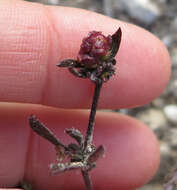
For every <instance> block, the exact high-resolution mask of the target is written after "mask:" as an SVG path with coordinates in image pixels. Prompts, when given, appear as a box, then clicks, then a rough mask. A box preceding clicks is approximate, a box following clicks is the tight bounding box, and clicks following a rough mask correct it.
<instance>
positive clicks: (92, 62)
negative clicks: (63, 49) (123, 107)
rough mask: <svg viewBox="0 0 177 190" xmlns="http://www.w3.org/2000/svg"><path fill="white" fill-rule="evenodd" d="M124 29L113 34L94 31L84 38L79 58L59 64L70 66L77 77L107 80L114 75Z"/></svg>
mask: <svg viewBox="0 0 177 190" xmlns="http://www.w3.org/2000/svg"><path fill="white" fill-rule="evenodd" d="M121 36H122V31H121V28H119V29H118V30H117V31H116V32H115V33H114V34H113V35H112V36H111V35H108V36H107V37H106V36H104V35H103V34H102V33H101V32H96V31H92V32H90V33H89V35H88V37H86V38H84V39H83V40H82V44H81V47H80V50H79V53H78V56H77V60H74V59H66V60H63V61H61V62H59V63H58V64H57V66H58V67H68V69H69V71H70V72H71V73H72V74H74V75H75V76H77V77H82V78H90V80H91V81H93V82H98V83H102V82H106V81H108V80H109V78H110V77H111V76H112V75H114V73H115V68H114V65H115V64H116V60H115V59H114V57H115V56H116V54H117V52H118V50H119V46H120V42H121Z"/></svg>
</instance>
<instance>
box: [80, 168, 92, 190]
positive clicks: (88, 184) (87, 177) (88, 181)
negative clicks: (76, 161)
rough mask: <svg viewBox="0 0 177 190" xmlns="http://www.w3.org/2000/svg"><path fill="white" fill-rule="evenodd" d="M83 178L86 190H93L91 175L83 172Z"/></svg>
mask: <svg viewBox="0 0 177 190" xmlns="http://www.w3.org/2000/svg"><path fill="white" fill-rule="evenodd" d="M82 176H83V178H84V182H85V186H86V189H87V190H93V187H92V182H91V179H90V175H89V173H88V171H84V170H82Z"/></svg>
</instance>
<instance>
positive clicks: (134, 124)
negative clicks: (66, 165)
mask: <svg viewBox="0 0 177 190" xmlns="http://www.w3.org/2000/svg"><path fill="white" fill-rule="evenodd" d="M103 118H104V119H103ZM94 136H95V141H96V143H97V145H100V144H104V145H105V147H106V154H105V157H104V158H103V159H101V160H100V161H98V163H97V169H96V170H93V176H94V177H95V179H94V178H93V180H94V183H95V187H96V188H98V189H112V190H114V189H117V188H120V189H125V190H132V189H136V188H138V187H140V186H143V185H144V184H146V183H147V182H148V181H149V180H150V179H151V178H152V177H153V175H154V174H155V173H156V171H157V169H158V166H159V163H160V149H159V143H158V141H157V138H156V137H155V135H154V133H153V132H152V130H151V129H150V128H148V127H147V126H145V125H144V124H143V123H141V122H139V121H137V120H135V119H133V118H130V117H128V116H123V115H117V114H101V115H98V117H97V121H96V129H95V135H94Z"/></svg>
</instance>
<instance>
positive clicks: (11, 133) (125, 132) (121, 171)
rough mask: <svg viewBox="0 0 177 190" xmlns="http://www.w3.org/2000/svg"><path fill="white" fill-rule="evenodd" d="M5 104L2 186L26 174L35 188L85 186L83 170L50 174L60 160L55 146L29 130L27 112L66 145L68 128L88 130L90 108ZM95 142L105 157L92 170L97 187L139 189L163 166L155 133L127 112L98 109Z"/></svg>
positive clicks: (1, 135) (0, 165) (0, 161)
mask: <svg viewBox="0 0 177 190" xmlns="http://www.w3.org/2000/svg"><path fill="white" fill-rule="evenodd" d="M1 108H2V109H3V111H1V112H0V120H1V123H0V125H1V133H0V152H1V157H0V168H1V174H0V184H1V187H2V186H3V187H14V186H15V185H17V184H18V183H19V182H20V181H21V180H23V179H24V180H25V181H27V182H29V183H30V184H31V185H32V186H33V187H34V189H43V190H47V189H51V190H52V189H62V190H65V189H66V190H67V189H73V190H74V189H77V190H78V189H83V188H84V183H83V180H82V177H81V175H80V171H72V172H66V173H63V174H60V175H57V176H51V175H50V173H49V164H50V163H52V162H55V161H56V152H55V149H54V147H53V145H51V144H50V143H49V142H48V141H46V140H45V139H43V138H41V137H39V136H38V135H36V134H35V133H34V132H33V131H32V130H31V129H30V127H29V124H28V117H29V115H30V114H31V113H33V114H35V115H37V116H38V117H39V119H40V121H41V122H43V123H44V124H45V125H46V126H47V127H48V128H50V130H52V131H53V132H54V133H55V134H56V135H57V137H58V138H60V140H61V141H62V142H63V143H66V144H68V143H70V142H71V138H70V137H67V135H66V134H64V129H65V128H71V127H75V128H78V129H79V130H81V131H82V132H83V133H85V127H84V126H87V120H88V112H87V111H82V110H77V111H76V110H63V109H55V108H51V107H44V106H36V105H20V104H13V105H10V104H1ZM94 143H95V145H96V146H98V145H100V144H103V145H104V146H105V147H106V155H105V157H104V158H102V159H100V160H99V161H98V162H97V168H96V169H93V171H91V176H92V179H93V184H94V187H95V189H102V190H104V189H105V190H107V189H112V190H114V189H124V190H132V189H136V188H137V187H139V186H141V185H143V184H144V183H146V182H147V181H148V180H149V179H150V178H151V177H152V176H153V175H154V173H155V171H156V170H157V167H158V165H159V146H158V142H157V140H156V138H155V136H154V134H153V133H152V131H151V130H150V129H149V128H148V127H146V126H145V125H144V124H142V123H141V122H139V121H137V120H135V119H132V118H130V117H128V116H123V115H119V114H115V113H107V112H98V113H97V118H96V123H95V133H94Z"/></svg>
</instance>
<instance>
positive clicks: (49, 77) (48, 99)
mask: <svg viewBox="0 0 177 190" xmlns="http://www.w3.org/2000/svg"><path fill="white" fill-rule="evenodd" d="M0 10H1V11H0V18H1V26H0V27H1V30H0V34H1V35H0V43H1V46H0V86H1V88H0V100H1V101H7V102H24V103H35V104H44V105H49V106H55V107H62V108H88V107H90V103H91V99H92V94H93V88H94V87H93V84H92V83H91V82H90V81H89V80H84V79H78V78H76V77H74V76H72V75H71V74H70V73H69V72H68V71H67V70H66V69H61V68H57V67H56V64H57V62H58V61H61V60H63V59H66V58H76V56H77V52H78V50H79V46H80V44H81V40H82V38H83V37H84V36H86V35H87V34H88V32H89V31H92V30H99V31H102V32H103V33H104V34H105V35H107V34H113V33H114V32H115V31H116V30H117V28H118V27H121V29H122V42H121V45H120V51H119V52H118V54H117V57H116V59H117V65H116V67H117V71H116V75H115V76H114V77H113V78H112V79H110V81H109V82H108V83H106V84H105V85H104V86H103V90H102V93H101V97H100V104H99V106H100V108H123V107H133V106H138V105H142V104H145V103H148V102H150V101H151V100H152V99H153V98H155V97H157V96H159V95H160V93H161V92H162V91H163V89H164V88H165V86H166V85H167V82H168V79H169V75H170V66H169V62H170V61H169V55H168V52H167V50H166V48H165V47H164V45H163V44H162V43H161V42H160V41H159V40H158V39H157V38H156V37H154V36H153V35H152V34H150V33H149V32H147V31H145V30H143V29H141V28H139V27H137V26H135V25H131V24H127V23H124V22H121V21H118V20H114V19H111V18H108V17H105V16H103V15H100V14H96V13H93V12H89V11H85V10H81V9H74V8H66V7H54V6H52V7H50V6H44V5H41V4H36V3H29V2H25V1H16V0H13V1H11V0H2V1H0ZM83 18H84V19H83Z"/></svg>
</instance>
